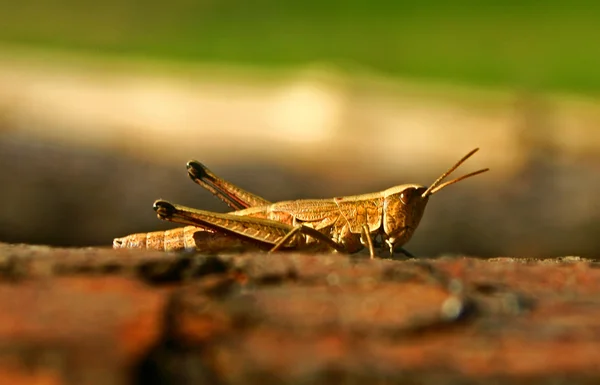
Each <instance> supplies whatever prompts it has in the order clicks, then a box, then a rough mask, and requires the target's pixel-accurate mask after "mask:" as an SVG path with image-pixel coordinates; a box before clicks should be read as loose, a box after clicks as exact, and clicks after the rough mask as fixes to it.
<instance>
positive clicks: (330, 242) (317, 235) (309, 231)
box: [269, 224, 346, 253]
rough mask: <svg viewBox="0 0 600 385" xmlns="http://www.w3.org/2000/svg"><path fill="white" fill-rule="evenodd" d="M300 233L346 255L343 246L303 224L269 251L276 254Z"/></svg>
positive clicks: (295, 227) (297, 226)
mask: <svg viewBox="0 0 600 385" xmlns="http://www.w3.org/2000/svg"><path fill="white" fill-rule="evenodd" d="M298 233H302V234H304V235H309V236H311V237H313V238H315V239H316V240H317V241H321V242H325V243H326V244H327V245H329V246H330V247H331V248H332V249H334V250H336V251H338V252H340V253H346V249H345V248H344V247H343V246H342V245H340V244H339V243H337V242H335V241H333V240H332V239H331V238H329V237H328V236H327V235H325V234H323V233H321V232H319V231H318V230H315V229H313V228H312V227H308V226H305V225H303V224H299V225H296V226H294V228H293V229H292V230H291V231H290V232H288V233H287V234H286V235H285V236H284V237H283V238H281V239H280V240H279V242H277V244H275V246H273V248H272V249H271V250H270V251H269V253H274V252H276V251H278V250H280V249H281V248H282V247H283V246H284V245H285V243H286V242H288V241H289V240H290V239H292V237H293V236H294V235H296V234H298Z"/></svg>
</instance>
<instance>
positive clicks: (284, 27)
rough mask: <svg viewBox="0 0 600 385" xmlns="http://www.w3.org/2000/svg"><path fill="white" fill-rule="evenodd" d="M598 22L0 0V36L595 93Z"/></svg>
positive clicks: (456, 6) (521, 11)
mask: <svg viewBox="0 0 600 385" xmlns="http://www.w3.org/2000/svg"><path fill="white" fill-rule="evenodd" d="M598 20H600V3H590V5H585V6H584V5H581V4H577V3H575V2H565V1H559V0H547V1H543V2H542V1H534V0H525V1H519V2H510V1H503V2H489V1H488V2H478V1H472V0H457V1H454V2H446V1H443V0H427V1H419V2H408V1H384V0H377V1H370V2H367V1H358V0H345V1H339V0H332V1H328V2H321V1H316V0H304V1H301V2H292V1H277V0H256V1H252V2H246V1H240V0H220V1H215V0H200V1H197V0H196V1H194V0H172V1H170V2H168V3H166V2H159V1H138V0H106V1H103V2H94V1H89V0H87V1H85V0H84V1H75V0H53V1H48V0H24V1H21V2H8V1H5V2H2V3H0V42H4V43H10V44H14V43H18V44H31V45H34V46H41V47H44V48H61V49H64V48H67V49H73V50H81V51H85V52H87V53H95V54H100V55H114V54H119V55H126V56H138V57H140V56H141V57H152V58H158V59H167V60H185V61H188V60H189V61H205V62H206V61H208V62H218V63H239V64H252V65H261V66H300V65H306V64H310V63H314V62H317V63H323V62H325V63H333V64H335V65H338V66H340V67H341V68H345V69H349V70H351V69H352V68H356V67H360V68H363V69H365V68H366V69H368V70H373V71H377V72H380V73H387V74H392V75H400V76H405V77H413V78H425V79H432V80H436V79H444V80H446V81H456V82H468V83H474V84H481V85H503V86H511V87H514V86H518V87H527V88H534V89H538V90H569V91H578V92H586V93H595V92H597V91H598V90H599V89H600V71H599V70H598V69H599V68H600V51H599V50H598V49H597V47H598V43H599V41H600V40H599V38H600V23H599V22H598Z"/></svg>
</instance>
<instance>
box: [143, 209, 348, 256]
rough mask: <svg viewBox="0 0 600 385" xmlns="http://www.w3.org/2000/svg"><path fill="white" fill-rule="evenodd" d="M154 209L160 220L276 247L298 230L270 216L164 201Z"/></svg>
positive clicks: (309, 231)
mask: <svg viewBox="0 0 600 385" xmlns="http://www.w3.org/2000/svg"><path fill="white" fill-rule="evenodd" d="M154 210H155V211H156V213H157V214H158V217H159V218H160V219H164V220H168V221H171V222H175V223H181V224H186V225H192V226H199V227H202V228H206V229H209V230H213V231H216V232H225V233H229V234H232V235H233V236H236V237H239V238H241V239H245V240H248V241H255V242H258V243H260V244H262V245H264V246H266V245H269V246H271V245H275V246H276V247H277V248H275V250H277V249H279V248H281V247H282V246H283V243H282V242H281V240H282V238H287V239H290V237H291V236H293V234H292V235H291V236H290V234H289V233H290V232H293V231H294V230H295V227H294V226H291V225H288V224H285V223H281V222H277V221H273V220H270V219H264V218H251V217H244V216H237V215H232V214H221V213H213V212H210V211H204V210H198V209H193V208H189V207H185V206H181V205H175V204H172V203H169V202H167V201H163V200H158V201H156V202H154ZM299 228H300V229H299V230H295V231H296V232H297V231H300V232H302V233H303V234H305V235H309V236H311V237H313V238H315V239H317V240H319V241H322V242H325V243H326V244H327V245H329V246H330V247H331V248H333V249H335V250H337V251H339V252H342V253H346V249H345V248H344V247H343V246H342V245H340V244H338V243H336V242H334V241H333V240H332V239H331V238H329V237H327V236H326V235H325V234H323V233H321V232H319V231H318V230H315V229H313V228H312V227H308V226H304V225H301V226H299Z"/></svg>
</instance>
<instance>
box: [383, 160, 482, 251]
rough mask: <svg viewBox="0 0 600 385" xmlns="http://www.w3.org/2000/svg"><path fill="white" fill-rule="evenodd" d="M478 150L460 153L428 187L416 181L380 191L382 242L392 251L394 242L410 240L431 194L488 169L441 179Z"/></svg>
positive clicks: (397, 243) (399, 243)
mask: <svg viewBox="0 0 600 385" xmlns="http://www.w3.org/2000/svg"><path fill="white" fill-rule="evenodd" d="M477 150H479V149H478V148H476V149H474V150H472V151H471V152H469V153H468V154H467V155H465V156H463V157H462V159H460V160H459V161H458V162H456V164H455V165H454V166H452V167H450V169H448V171H446V172H445V173H443V174H442V175H441V176H440V177H439V178H437V179H436V181H435V182H433V183H432V184H431V186H429V187H425V186H421V185H417V184H405V185H401V186H395V187H392V188H389V189H387V190H385V191H384V192H383V195H384V207H383V232H384V238H385V242H386V243H387V244H388V245H389V247H390V250H391V251H393V249H394V245H397V246H402V245H403V244H405V243H406V242H408V241H409V240H410V238H411V237H412V235H413V233H414V232H415V230H416V228H417V226H418V225H419V222H420V221H421V218H422V217H423V213H424V212H425V206H427V202H428V201H429V197H430V196H431V195H433V194H435V193H436V192H438V191H440V190H441V189H443V188H445V187H447V186H450V185H451V184H454V183H457V182H460V181H461V180H464V179H466V178H469V177H472V176H475V175H477V174H481V173H483V172H486V171H488V170H489V169H487V168H485V169H482V170H478V171H475V172H472V173H469V174H467V175H463V176H461V177H458V178H455V179H452V180H449V181H447V182H443V180H444V179H445V178H446V177H447V176H448V175H450V174H451V173H452V172H453V171H454V170H456V169H457V168H458V167H459V166H460V165H461V164H463V162H464V161H465V160H467V159H469V158H470V157H471V156H472V155H473V154H474V153H475V152H477Z"/></svg>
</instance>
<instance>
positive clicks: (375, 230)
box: [113, 148, 489, 258]
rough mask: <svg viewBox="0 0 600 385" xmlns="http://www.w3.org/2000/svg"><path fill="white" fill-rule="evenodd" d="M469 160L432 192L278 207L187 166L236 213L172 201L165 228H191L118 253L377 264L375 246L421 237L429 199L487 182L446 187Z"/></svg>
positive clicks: (127, 240) (162, 208)
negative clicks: (304, 255) (302, 256)
mask: <svg viewBox="0 0 600 385" xmlns="http://www.w3.org/2000/svg"><path fill="white" fill-rule="evenodd" d="M478 150H479V149H478V148H476V149H474V150H472V151H470V152H469V153H468V154H466V155H465V156H464V157H462V158H461V159H460V160H459V161H458V162H457V163H456V164H454V165H453V166H452V167H450V169H448V170H447V171H446V172H444V173H443V174H442V175H441V176H440V177H439V178H437V179H436V180H435V181H434V182H433V183H432V184H431V185H430V186H429V187H425V186H421V185H418V184H404V185H399V186H395V187H391V188H388V189H387V190H384V191H380V192H376V193H368V194H362V195H355V196H348V197H336V198H332V199H301V200H295V201H283V202H276V203H271V202H269V201H267V200H265V199H263V198H261V197H259V196H257V195H254V194H252V193H249V192H247V191H245V190H243V189H241V188H239V187H237V186H235V185H233V184H232V183H229V182H227V181H225V180H223V179H221V178H219V177H217V176H216V175H215V174H213V173H212V172H211V171H210V170H209V169H208V168H206V166H204V165H202V164H201V163H199V162H197V161H190V162H188V164H187V169H188V175H189V176H190V178H191V179H192V180H193V181H194V182H196V183H197V184H199V185H201V186H202V187H204V188H205V189H207V190H208V191H210V192H211V193H213V194H214V195H216V196H217V197H218V198H220V199H221V200H223V201H224V202H225V203H226V204H228V205H229V206H230V207H231V208H232V209H234V211H232V212H229V213H214V212H210V211H205V210H198V209H193V208H189V207H185V206H181V205H177V204H172V203H170V202H168V201H165V200H157V201H156V202H154V210H155V211H156V213H157V215H158V217H159V218H160V219H163V220H168V221H171V222H175V223H179V224H185V225H187V226H186V227H181V228H178V229H173V230H167V231H166V232H152V233H142V234H133V235H129V236H127V237H123V238H116V239H115V240H114V242H113V247H114V248H124V247H126V248H148V249H160V250H169V251H173V250H181V249H197V250H200V251H210V252H219V251H225V250H233V249H241V250H247V249H253V248H257V249H264V250H268V251H270V252H275V251H279V250H281V251H284V250H313V251H324V250H327V251H336V252H341V253H355V252H358V251H360V250H362V249H364V248H365V247H367V248H368V250H369V254H370V257H371V258H374V257H375V246H379V247H381V249H382V250H383V249H385V248H386V247H387V250H388V252H389V253H390V255H393V253H394V252H395V251H400V252H402V253H404V254H406V255H408V256H412V255H411V254H410V253H409V252H408V251H406V250H405V249H404V248H402V246H403V245H404V244H406V243H407V242H408V241H409V240H410V239H411V237H412V235H413V233H414V231H415V230H416V228H417V226H418V225H419V222H420V221H421V218H422V216H423V213H424V211H425V207H426V205H427V202H428V201H429V197H430V196H431V195H433V194H435V193H436V192H438V191H440V190H442V189H443V188H445V187H447V186H449V185H451V184H454V183H457V182H460V181H462V180H464V179H466V178H469V177H472V176H475V175H478V174H481V173H483V172H486V171H488V170H489V169H487V168H485V169H481V170H478V171H474V172H471V173H469V174H466V175H463V176H461V177H458V178H455V179H452V180H450V181H446V182H444V179H445V178H446V177H448V176H449V175H450V174H451V173H452V172H453V171H454V170H456V169H457V168H458V167H459V166H460V165H461V164H462V163H464V162H465V161H466V160H467V159H468V158H470V157H471V156H472V155H473V154H474V153H475V152H477V151H478Z"/></svg>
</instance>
